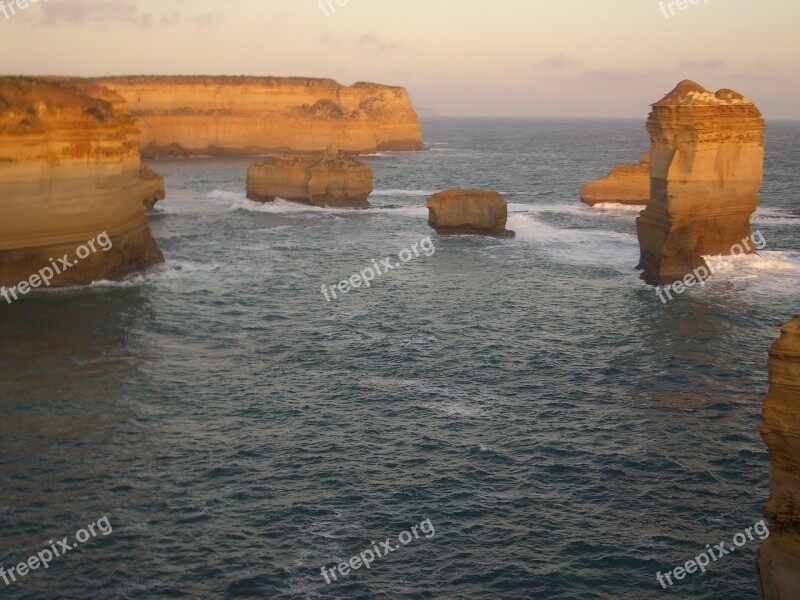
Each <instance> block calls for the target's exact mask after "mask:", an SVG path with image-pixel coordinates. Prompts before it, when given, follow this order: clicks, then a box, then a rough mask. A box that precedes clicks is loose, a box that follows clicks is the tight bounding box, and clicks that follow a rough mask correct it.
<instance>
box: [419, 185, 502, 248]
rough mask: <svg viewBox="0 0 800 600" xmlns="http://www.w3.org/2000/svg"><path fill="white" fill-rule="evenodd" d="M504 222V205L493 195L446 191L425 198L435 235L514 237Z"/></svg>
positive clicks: (490, 193) (429, 221)
mask: <svg viewBox="0 0 800 600" xmlns="http://www.w3.org/2000/svg"><path fill="white" fill-rule="evenodd" d="M507 220H508V205H507V204H506V200H505V198H503V196H501V195H500V194H498V193H497V192H486V191H481V190H448V191H445V192H439V193H438V194H435V195H433V196H431V197H430V198H429V199H428V224H429V225H430V226H431V227H433V228H434V229H435V230H436V232H437V233H439V234H443V235H458V234H478V235H492V236H498V237H514V232H513V231H508V230H507V229H506V221H507Z"/></svg>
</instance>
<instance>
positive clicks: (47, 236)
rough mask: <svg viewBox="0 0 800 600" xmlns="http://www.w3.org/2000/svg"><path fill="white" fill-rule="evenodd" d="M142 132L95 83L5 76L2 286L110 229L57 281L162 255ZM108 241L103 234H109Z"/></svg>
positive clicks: (0, 113)
mask: <svg viewBox="0 0 800 600" xmlns="http://www.w3.org/2000/svg"><path fill="white" fill-rule="evenodd" d="M139 168H140V158H139V132H138V130H137V128H136V122H135V120H134V119H133V118H132V117H131V116H130V114H129V113H128V112H127V111H126V109H125V104H124V102H123V100H122V99H121V98H120V97H118V96H116V95H115V94H113V93H112V92H110V91H109V90H107V89H103V88H102V87H98V86H96V85H94V84H91V83H82V84H74V83H72V84H70V83H66V82H57V81H53V80H42V79H32V78H17V77H2V78H0V285H3V286H9V287H11V286H16V285H17V284H18V283H19V282H21V281H24V280H27V279H28V278H29V277H31V276H32V275H33V274H35V273H37V272H39V271H40V270H41V269H42V268H44V267H49V266H50V265H52V259H53V258H55V259H56V260H58V258H59V257H62V256H68V261H69V262H70V263H73V261H74V259H75V253H76V248H78V247H79V246H81V245H82V244H84V243H85V242H87V241H88V240H94V239H97V238H98V236H100V235H101V234H104V233H105V234H107V235H108V241H109V242H111V243H112V244H113V246H112V247H111V248H109V249H108V250H106V249H105V248H103V249H102V250H100V249H99V248H97V251H96V252H92V253H91V255H90V256H87V257H86V258H85V259H83V260H79V261H74V264H73V265H72V266H71V267H70V268H69V269H68V270H65V271H64V272H63V273H61V274H59V275H57V276H56V277H54V278H53V280H52V283H51V284H50V285H52V286H54V287H55V286H65V285H76V284H85V283H89V282H91V281H94V280H98V279H111V278H117V277H121V276H124V275H127V274H128V273H131V272H133V271H136V270H139V269H142V268H144V267H147V266H148V265H151V264H154V263H157V262H161V261H163V259H164V257H163V255H162V254H161V251H160V250H159V249H158V246H157V245H156V242H155V240H154V239H153V237H152V235H151V233H150V230H149V228H148V225H147V218H146V216H145V207H144V204H143V198H144V194H145V190H144V189H143V187H142V184H141V181H140V179H139ZM103 239H104V240H105V237H103Z"/></svg>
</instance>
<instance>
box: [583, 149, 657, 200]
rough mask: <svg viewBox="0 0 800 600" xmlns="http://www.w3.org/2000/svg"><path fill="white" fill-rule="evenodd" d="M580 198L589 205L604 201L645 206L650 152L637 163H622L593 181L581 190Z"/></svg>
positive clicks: (648, 191)
mask: <svg viewBox="0 0 800 600" xmlns="http://www.w3.org/2000/svg"><path fill="white" fill-rule="evenodd" d="M581 200H582V201H583V202H585V203H586V204H588V205H590V206H594V205H595V204H603V203H605V202H609V203H614V204H629V205H633V206H639V205H641V206H646V205H647V202H648V201H649V200H650V153H649V152H648V153H646V154H645V155H644V156H643V157H642V159H641V160H640V161H639V164H638V165H622V166H616V167H613V168H612V169H611V174H610V175H607V176H605V177H603V178H601V179H598V180H597V181H593V182H592V183H590V184H588V185H587V186H586V187H584V188H583V189H582V190H581Z"/></svg>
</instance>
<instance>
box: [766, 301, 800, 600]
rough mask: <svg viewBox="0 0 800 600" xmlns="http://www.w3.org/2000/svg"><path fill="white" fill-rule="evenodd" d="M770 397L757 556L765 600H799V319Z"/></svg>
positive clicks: (785, 330) (773, 355)
mask: <svg viewBox="0 0 800 600" xmlns="http://www.w3.org/2000/svg"><path fill="white" fill-rule="evenodd" d="M769 378H770V388H769V394H768V395H767V397H766V399H765V400H764V410H763V416H764V422H763V424H762V425H761V437H762V438H763V439H764V442H766V444H767V446H768V447H769V458H770V475H769V488H770V497H769V502H767V504H766V505H765V506H764V514H765V515H766V517H767V521H768V523H769V530H770V535H769V538H767V540H766V541H765V542H764V544H763V545H762V546H761V548H760V549H759V551H758V555H757V558H756V566H757V569H758V578H759V587H760V590H761V597H762V598H765V599H766V600H794V599H795V598H797V597H798V594H800V316H797V317H795V318H794V319H792V320H791V321H789V322H788V323H787V324H786V325H784V326H783V327H782V328H781V337H780V339H778V341H777V342H775V344H774V345H773V346H772V350H771V351H770V357H769Z"/></svg>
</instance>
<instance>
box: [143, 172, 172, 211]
mask: <svg viewBox="0 0 800 600" xmlns="http://www.w3.org/2000/svg"><path fill="white" fill-rule="evenodd" d="M139 181H140V182H141V184H142V190H143V191H142V194H143V198H142V201H143V202H144V207H145V208H146V209H147V210H153V208H155V206H156V203H157V202H158V201H159V200H163V199H164V198H166V197H167V191H166V189H165V188H164V178H163V177H162V176H161V175H159V174H158V173H156V172H155V171H153V169H151V168H150V167H148V166H147V165H146V164H144V163H141V164H140V165H139Z"/></svg>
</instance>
